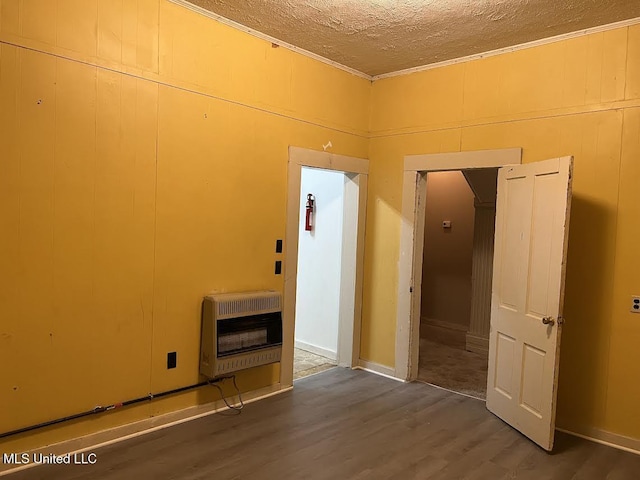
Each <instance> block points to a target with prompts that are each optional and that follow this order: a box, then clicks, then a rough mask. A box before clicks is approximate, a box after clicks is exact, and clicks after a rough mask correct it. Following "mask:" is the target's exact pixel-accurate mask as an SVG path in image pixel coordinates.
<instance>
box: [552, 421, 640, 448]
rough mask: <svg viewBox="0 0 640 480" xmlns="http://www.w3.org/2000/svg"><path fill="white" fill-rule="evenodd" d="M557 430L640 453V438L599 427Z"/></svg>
mask: <svg viewBox="0 0 640 480" xmlns="http://www.w3.org/2000/svg"><path fill="white" fill-rule="evenodd" d="M556 430H557V431H559V432H563V433H568V434H569V435H573V436H575V437H580V438H584V439H585V440H590V441H592V442H595V443H599V444H601V445H606V446H607V447H612V448H616V449H618V450H623V451H625V452H630V453H635V454H636V455H640V439H637V438H631V437H625V436H624V435H618V434H617V433H611V432H607V431H606V430H601V429H599V428H589V427H587V428H583V429H581V430H580V431H572V430H566V429H564V428H556Z"/></svg>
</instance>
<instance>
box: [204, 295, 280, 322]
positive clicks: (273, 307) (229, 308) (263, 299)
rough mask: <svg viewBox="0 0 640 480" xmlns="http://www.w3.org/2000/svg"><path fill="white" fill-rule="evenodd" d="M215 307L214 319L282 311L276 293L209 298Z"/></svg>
mask: <svg viewBox="0 0 640 480" xmlns="http://www.w3.org/2000/svg"><path fill="white" fill-rule="evenodd" d="M208 298H211V299H212V300H213V302H214V304H215V305H216V318H217V319H218V320H222V319H224V318H234V317H245V316H247V315H259V314H262V313H270V312H279V311H281V310H282V306H281V304H280V298H281V297H280V294H279V293H278V292H252V293H245V294H221V295H211V296H210V297H208Z"/></svg>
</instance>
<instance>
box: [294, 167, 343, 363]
mask: <svg viewBox="0 0 640 480" xmlns="http://www.w3.org/2000/svg"><path fill="white" fill-rule="evenodd" d="M344 188H345V175H344V173H342V172H334V171H328V170H321V169H316V168H303V169H302V180H301V190H300V225H299V240H298V241H299V243H298V279H297V293H296V325H295V341H296V346H298V347H302V348H305V349H308V350H310V351H314V352H315V353H319V354H322V355H325V356H329V357H330V358H332V359H335V358H336V352H337V350H338V320H339V317H340V277H341V263H342V262H341V256H342V224H343V210H344ZM308 193H312V194H313V195H314V196H315V199H316V209H315V217H314V224H315V225H314V229H313V231H312V232H307V231H305V229H304V227H305V205H306V201H307V194H308Z"/></svg>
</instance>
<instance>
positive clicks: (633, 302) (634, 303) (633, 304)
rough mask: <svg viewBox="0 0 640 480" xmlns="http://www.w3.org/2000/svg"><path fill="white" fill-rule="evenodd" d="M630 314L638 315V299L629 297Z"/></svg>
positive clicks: (639, 311) (639, 305)
mask: <svg viewBox="0 0 640 480" xmlns="http://www.w3.org/2000/svg"><path fill="white" fill-rule="evenodd" d="M631 312H632V313H640V297H631Z"/></svg>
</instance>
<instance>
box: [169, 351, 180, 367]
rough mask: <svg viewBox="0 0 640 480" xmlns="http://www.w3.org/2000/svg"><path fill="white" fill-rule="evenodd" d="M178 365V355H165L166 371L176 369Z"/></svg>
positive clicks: (172, 353) (170, 353)
mask: <svg viewBox="0 0 640 480" xmlns="http://www.w3.org/2000/svg"><path fill="white" fill-rule="evenodd" d="M177 365H178V354H177V353H176V352H169V353H167V370H170V369H172V368H176V366H177Z"/></svg>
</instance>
